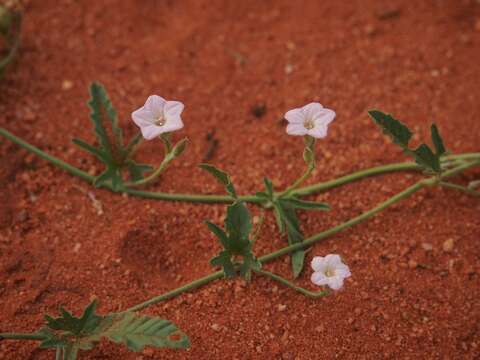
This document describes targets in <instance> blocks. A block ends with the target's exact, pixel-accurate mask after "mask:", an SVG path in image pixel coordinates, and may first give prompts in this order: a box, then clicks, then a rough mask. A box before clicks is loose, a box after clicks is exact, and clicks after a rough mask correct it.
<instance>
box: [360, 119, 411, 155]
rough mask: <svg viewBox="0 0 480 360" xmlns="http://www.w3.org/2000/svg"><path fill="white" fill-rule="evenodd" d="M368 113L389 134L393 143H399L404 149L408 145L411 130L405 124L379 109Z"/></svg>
mask: <svg viewBox="0 0 480 360" xmlns="http://www.w3.org/2000/svg"><path fill="white" fill-rule="evenodd" d="M368 114H369V115H370V117H371V118H372V119H373V121H375V123H376V124H377V125H378V126H380V128H381V129H382V130H383V132H384V133H385V134H387V135H388V136H390V138H391V139H392V140H393V142H394V143H395V144H397V145H400V146H401V147H402V148H404V149H405V148H407V147H408V142H409V141H410V139H411V138H412V132H411V131H410V129H409V128H408V127H407V126H406V125H405V124H403V123H402V122H400V121H399V120H397V119H395V118H393V117H392V116H391V115H389V114H385V113H383V112H381V111H379V110H370V111H369V112H368Z"/></svg>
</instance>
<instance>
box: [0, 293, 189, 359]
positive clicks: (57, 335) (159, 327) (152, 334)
mask: <svg viewBox="0 0 480 360" xmlns="http://www.w3.org/2000/svg"><path fill="white" fill-rule="evenodd" d="M96 307H97V301H96V300H94V301H92V302H91V303H90V304H89V305H88V306H87V307H86V308H85V310H84V312H83V314H82V316H81V317H76V316H74V315H72V314H71V313H70V312H68V311H67V310H65V309H64V308H62V307H61V308H60V313H61V316H60V317H58V318H54V317H52V316H50V315H45V322H46V324H45V325H44V326H43V327H42V328H40V329H39V330H38V331H37V332H35V333H31V334H22V333H3V334H0V340H2V339H16V340H36V341H40V342H41V343H40V345H39V346H40V348H42V349H55V350H56V357H55V358H56V359H60V360H75V359H77V357H78V354H79V351H80V350H91V349H93V348H94V346H95V345H96V344H97V343H98V342H99V341H100V340H101V339H102V338H106V339H108V340H110V341H113V342H115V343H118V344H124V345H125V346H126V347H127V348H128V349H129V350H131V351H134V352H140V351H142V350H143V348H144V347H146V346H154V347H157V348H171V349H186V348H188V347H189V346H190V341H189V339H188V337H187V336H186V335H185V334H184V333H183V332H181V331H180V330H179V329H178V328H177V327H176V326H175V325H174V324H173V323H171V322H170V321H167V320H164V319H161V318H158V317H150V316H145V315H137V314H135V313H134V312H131V311H127V312H122V313H111V314H107V315H105V316H101V315H97V314H96Z"/></svg>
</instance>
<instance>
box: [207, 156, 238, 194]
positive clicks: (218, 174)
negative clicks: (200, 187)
mask: <svg viewBox="0 0 480 360" xmlns="http://www.w3.org/2000/svg"><path fill="white" fill-rule="evenodd" d="M198 166H199V167H200V168H201V169H203V170H205V171H208V172H209V173H210V174H211V175H213V176H214V177H215V178H216V179H217V180H218V181H219V182H220V183H221V184H223V185H224V186H225V188H226V190H227V192H228V193H229V194H230V195H231V196H232V197H233V198H235V199H236V198H237V194H236V192H235V188H234V187H233V184H232V181H231V179H230V175H228V174H227V173H226V172H224V171H222V170H220V169H218V168H216V167H215V166H213V165H210V164H200V165H198Z"/></svg>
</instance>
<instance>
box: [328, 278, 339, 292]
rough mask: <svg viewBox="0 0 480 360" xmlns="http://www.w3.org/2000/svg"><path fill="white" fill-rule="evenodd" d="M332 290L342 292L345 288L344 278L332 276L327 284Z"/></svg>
mask: <svg viewBox="0 0 480 360" xmlns="http://www.w3.org/2000/svg"><path fill="white" fill-rule="evenodd" d="M327 285H328V286H329V287H330V288H331V289H332V290H340V289H341V288H342V287H343V277H341V276H332V277H329V278H328V284H327Z"/></svg>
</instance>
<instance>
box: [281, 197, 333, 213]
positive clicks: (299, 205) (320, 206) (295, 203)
mask: <svg viewBox="0 0 480 360" xmlns="http://www.w3.org/2000/svg"><path fill="white" fill-rule="evenodd" d="M282 201H283V202H287V203H288V204H289V205H291V206H292V207H294V208H295V209H303V210H322V211H330V205H328V204H326V203H321V202H316V201H306V200H300V199H295V198H290V199H285V200H282Z"/></svg>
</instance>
